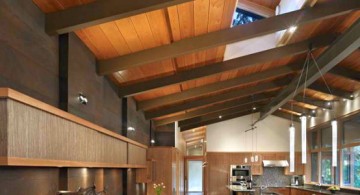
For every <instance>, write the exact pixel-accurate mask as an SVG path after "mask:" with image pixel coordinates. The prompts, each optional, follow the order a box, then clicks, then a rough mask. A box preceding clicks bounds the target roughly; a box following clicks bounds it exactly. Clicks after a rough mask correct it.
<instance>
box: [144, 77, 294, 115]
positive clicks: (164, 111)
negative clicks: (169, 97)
mask: <svg viewBox="0 0 360 195" xmlns="http://www.w3.org/2000/svg"><path fill="white" fill-rule="evenodd" d="M288 81H289V80H288V79H287V78H285V79H280V80H276V81H274V82H267V83H262V84H259V85H256V86H252V87H249V88H244V89H241V90H231V91H228V92H226V93H222V94H219V95H215V96H210V97H207V98H201V99H198V100H194V101H189V102H184V103H182V104H179V105H174V106H171V107H164V108H161V109H157V110H154V111H146V112H145V118H146V119H153V118H156V117H160V116H164V115H168V114H172V113H176V112H181V111H185V110H188V109H192V108H196V107H200V106H205V105H208V104H213V103H216V102H222V101H226V100H231V99H235V98H240V97H244V96H249V95H253V94H259V93H262V92H264V91H269V90H272V89H276V88H279V87H283V86H285V85H286V83H287V82H288Z"/></svg>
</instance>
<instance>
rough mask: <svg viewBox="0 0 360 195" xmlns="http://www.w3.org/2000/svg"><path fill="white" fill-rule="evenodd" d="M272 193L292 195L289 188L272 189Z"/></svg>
mask: <svg viewBox="0 0 360 195" xmlns="http://www.w3.org/2000/svg"><path fill="white" fill-rule="evenodd" d="M270 191H272V192H276V193H278V194H280V195H290V189H289V188H270Z"/></svg>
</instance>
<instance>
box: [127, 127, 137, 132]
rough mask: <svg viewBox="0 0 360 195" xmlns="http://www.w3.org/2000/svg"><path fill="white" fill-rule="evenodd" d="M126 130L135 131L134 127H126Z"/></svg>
mask: <svg viewBox="0 0 360 195" xmlns="http://www.w3.org/2000/svg"><path fill="white" fill-rule="evenodd" d="M127 130H128V131H135V128H134V127H128V128H127Z"/></svg>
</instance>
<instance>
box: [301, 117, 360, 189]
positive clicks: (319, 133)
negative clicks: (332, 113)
mask: <svg viewBox="0 0 360 195" xmlns="http://www.w3.org/2000/svg"><path fill="white" fill-rule="evenodd" d="M356 117H360V110H359V111H358V112H356V113H354V114H351V115H347V116H344V117H341V118H339V119H337V120H338V148H337V149H338V161H339V163H338V166H337V167H336V168H338V169H339V176H338V177H339V178H338V181H339V183H338V185H340V187H341V188H344V189H353V190H360V188H358V187H353V179H351V182H350V185H344V183H343V155H342V151H343V149H350V150H351V151H352V148H353V147H356V146H360V142H355V143H348V144H344V141H343V138H344V123H345V122H346V121H349V120H352V119H354V118H356ZM329 127H331V121H328V122H326V123H324V124H321V125H318V126H316V127H313V128H310V129H309V130H308V133H309V134H310V133H311V135H312V133H314V132H316V133H317V145H318V148H316V149H313V148H312V146H313V143H312V140H313V139H312V137H311V136H308V137H307V139H308V143H310V144H309V155H310V159H311V154H312V153H318V155H317V156H318V159H317V160H318V164H317V165H316V166H317V178H318V179H317V181H316V183H319V184H320V183H321V182H322V181H321V159H322V157H321V153H322V152H329V151H331V150H332V148H331V147H330V148H323V146H322V143H321V142H322V129H325V128H329ZM312 166H313V165H312V164H311V163H310V169H311V167H312ZM336 168H334V167H332V169H331V175H332V180H333V182H334V181H335V182H336V178H335V174H334V173H335V171H336ZM311 177H312V175H310V179H309V181H310V182H314V181H312V178H311ZM351 177H352V176H351ZM321 184H322V183H321ZM323 185H324V186H327V185H329V184H323Z"/></svg>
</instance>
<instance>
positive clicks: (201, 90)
mask: <svg viewBox="0 0 360 195" xmlns="http://www.w3.org/2000/svg"><path fill="white" fill-rule="evenodd" d="M294 69H296V68H295V66H292V65H290V66H281V67H277V68H273V69H270V70H265V71H261V72H258V73H254V74H250V75H246V76H242V77H237V78H234V79H229V80H225V81H220V82H216V83H212V84H208V85H204V86H201V87H196V88H192V89H189V90H186V91H183V92H180V93H174V94H170V95H166V96H162V97H159V98H154V99H150V100H145V101H141V102H138V103H137V108H138V109H139V110H147V109H149V108H155V107H161V106H165V105H167V104H171V103H174V102H179V101H182V100H186V99H191V98H194V97H197V96H202V95H206V94H209V93H212V92H215V91H219V90H224V89H227V88H232V87H236V86H239V85H242V84H247V83H251V82H258V81H262V80H267V79H271V78H274V77H277V76H283V75H287V74H290V73H293V72H294Z"/></svg>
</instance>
